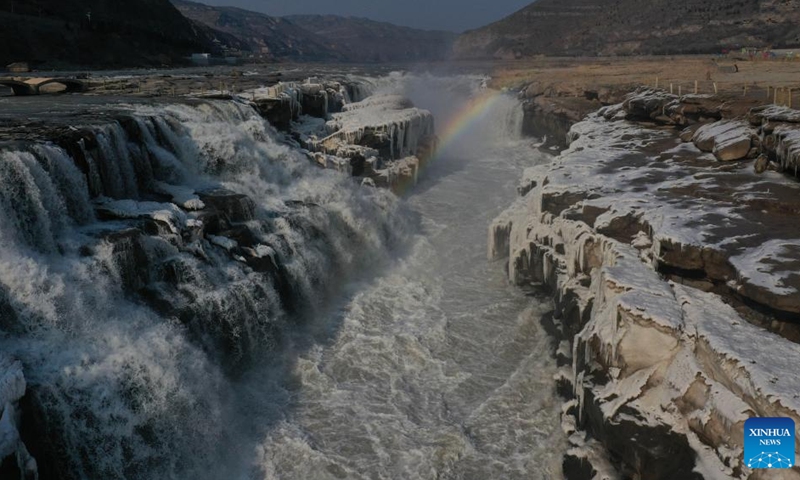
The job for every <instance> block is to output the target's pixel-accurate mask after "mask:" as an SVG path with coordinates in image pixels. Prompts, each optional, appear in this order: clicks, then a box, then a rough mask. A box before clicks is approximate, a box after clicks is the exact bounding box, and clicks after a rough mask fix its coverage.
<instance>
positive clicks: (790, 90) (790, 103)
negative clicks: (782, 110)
mask: <svg viewBox="0 0 800 480" xmlns="http://www.w3.org/2000/svg"><path fill="white" fill-rule="evenodd" d="M789 108H792V88H791V87H789Z"/></svg>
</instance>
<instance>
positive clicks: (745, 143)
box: [692, 120, 758, 162]
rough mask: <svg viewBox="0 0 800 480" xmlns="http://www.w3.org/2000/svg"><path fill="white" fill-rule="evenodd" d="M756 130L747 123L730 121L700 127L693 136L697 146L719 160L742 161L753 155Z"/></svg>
mask: <svg viewBox="0 0 800 480" xmlns="http://www.w3.org/2000/svg"><path fill="white" fill-rule="evenodd" d="M755 137H756V134H755V130H753V128H752V127H751V126H750V124H749V123H747V122H745V121H736V120H728V121H721V122H715V123H709V124H706V125H702V126H700V127H699V128H698V129H697V130H696V131H695V132H694V135H693V136H692V141H693V142H694V144H695V146H696V147H697V148H699V149H700V150H702V151H704V152H712V153H713V154H714V156H715V157H717V160H719V161H721V162H727V161H731V160H741V159H743V158H747V157H748V156H749V155H751V152H750V150H751V149H752V148H753V140H754V139H755V140H756V141H758V140H757V138H755Z"/></svg>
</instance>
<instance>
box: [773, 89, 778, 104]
mask: <svg viewBox="0 0 800 480" xmlns="http://www.w3.org/2000/svg"><path fill="white" fill-rule="evenodd" d="M772 91H773V93H774V94H775V95H774V97H775V98H774V99H773V101H772V103H774V104H775V105H777V104H778V89H777V88H773V89H772Z"/></svg>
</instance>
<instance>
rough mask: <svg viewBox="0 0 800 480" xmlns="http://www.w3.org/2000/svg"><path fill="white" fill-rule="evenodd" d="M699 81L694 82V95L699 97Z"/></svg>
mask: <svg viewBox="0 0 800 480" xmlns="http://www.w3.org/2000/svg"><path fill="white" fill-rule="evenodd" d="M697 92H698V90H697V80H695V81H694V94H695V95H697Z"/></svg>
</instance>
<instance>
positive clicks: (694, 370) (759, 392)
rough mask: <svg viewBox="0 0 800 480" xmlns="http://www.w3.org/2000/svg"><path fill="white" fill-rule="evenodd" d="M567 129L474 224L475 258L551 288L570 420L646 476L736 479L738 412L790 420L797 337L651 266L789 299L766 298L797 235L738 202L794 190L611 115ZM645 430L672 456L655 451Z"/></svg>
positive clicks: (795, 402) (784, 288)
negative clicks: (482, 237)
mask: <svg viewBox="0 0 800 480" xmlns="http://www.w3.org/2000/svg"><path fill="white" fill-rule="evenodd" d="M570 137H571V139H572V143H571V145H570V148H569V149H567V150H566V151H564V152H563V153H562V154H561V156H559V157H558V158H556V159H554V160H553V161H552V163H550V164H545V165H538V166H535V167H532V168H530V169H528V170H527V171H526V172H525V173H524V175H523V178H522V181H521V183H520V187H519V192H520V194H521V197H520V198H519V199H518V200H517V201H516V202H515V203H514V204H513V205H512V206H511V207H510V208H509V209H508V210H507V211H505V212H504V213H503V214H501V215H500V216H499V217H498V218H497V219H496V220H495V221H494V222H493V224H492V226H491V228H490V231H489V245H488V253H489V257H490V258H492V259H499V258H503V257H506V256H507V257H508V274H509V277H510V278H511V279H512V281H514V282H516V283H518V284H527V283H536V284H541V285H545V286H547V287H548V288H549V289H550V290H552V291H553V292H554V295H555V299H556V310H557V315H556V317H557V318H559V319H560V322H561V323H562V325H561V329H562V330H563V332H564V334H565V336H566V337H568V338H569V339H570V340H571V341H572V345H573V349H572V354H571V357H572V358H571V362H572V366H573V370H572V375H571V379H570V380H571V382H572V384H573V386H574V393H575V397H576V399H577V401H578V407H577V414H576V415H577V419H576V420H575V422H576V427H577V428H578V429H587V428H588V429H594V430H597V429H598V428H600V429H601V430H603V431H604V432H605V435H606V439H605V441H604V446H605V448H607V449H609V450H610V451H612V452H613V453H614V455H615V456H617V457H621V458H622V459H623V461H625V462H630V463H635V462H640V463H641V465H640V467H641V468H642V470H641V471H650V472H651V473H652V474H653V475H654V477H653V478H678V476H680V478H685V476H688V475H689V473H691V472H692V471H693V472H694V473H696V474H700V475H702V476H703V477H705V478H741V479H744V478H748V476H749V475H750V473H752V472H751V471H750V470H749V469H747V468H746V467H744V466H743V464H742V455H743V450H742V449H743V437H742V435H743V434H742V431H743V430H742V428H743V424H744V421H745V420H746V419H747V418H749V417H751V416H786V417H791V418H793V419H794V420H795V422H800V400H799V399H800V375H798V373H797V368H796V365H798V364H800V345H798V344H796V343H793V342H792V341H790V340H788V339H786V338H784V337H782V336H779V335H777V334H775V333H770V332H769V331H766V330H765V329H764V328H761V327H760V326H756V325H753V324H751V323H750V322H749V321H748V318H745V317H744V316H743V314H742V313H741V312H740V311H738V310H737V309H735V308H733V307H732V306H730V305H728V304H727V303H725V302H724V301H723V300H722V299H721V298H720V297H719V296H718V295H716V294H714V293H708V292H705V291H701V290H700V289H697V288H693V286H691V285H694V284H693V283H692V282H686V283H687V284H685V285H682V284H678V283H674V282H670V281H668V280H666V279H665V278H664V277H663V276H662V275H660V274H659V273H658V272H657V271H656V266H658V265H664V264H670V262H676V261H677V260H674V259H673V258H672V257H671V255H682V256H683V257H684V258H682V259H681V260H680V261H682V262H686V263H685V265H690V264H691V262H697V268H699V269H707V273H708V274H709V276H712V275H717V276H719V277H720V281H724V280H727V281H728V283H729V288H731V289H733V290H735V291H736V292H738V293H740V294H745V295H748V294H750V295H753V296H754V297H755V298H761V299H764V298H768V299H776V301H777V302H778V303H777V306H778V307H780V308H785V307H787V306H791V305H792V304H791V302H784V301H781V299H782V298H785V297H786V296H789V297H791V296H793V295H796V294H797V283H796V278H795V277H793V275H795V274H794V273H793V272H792V270H793V268H794V267H793V265H795V264H794V263H793V262H796V261H797V259H798V257H800V249H797V250H795V248H794V246H795V245H796V244H797V238H796V237H795V238H780V237H784V236H786V237H788V234H787V232H788V231H789V230H788V229H787V230H786V231H781V230H775V229H772V230H765V229H764V226H763V224H760V223H759V221H758V219H759V218H760V219H761V220H762V221H765V222H766V221H767V220H764V218H765V217H766V216H765V215H764V214H763V212H761V211H753V210H754V208H760V207H761V206H762V204H763V202H765V201H772V198H771V197H770V195H775V194H778V195H782V194H785V193H787V192H788V193H790V194H791V193H797V192H798V189H797V187H796V186H795V185H792V184H791V183H790V182H791V181H790V180H788V179H785V178H783V177H780V176H779V175H777V174H776V175H770V176H767V177H757V176H755V175H754V174H751V173H750V172H749V171H742V172H736V171H734V172H731V171H729V170H723V169H721V168H720V165H722V164H720V163H717V161H716V160H715V159H714V158H708V156H706V155H704V154H703V153H702V152H701V151H699V150H698V149H697V148H696V147H695V146H694V145H693V144H681V143H679V140H677V139H676V138H674V136H673V135H672V134H670V133H668V132H664V131H660V130H655V129H647V128H643V127H641V126H639V125H637V124H635V123H631V122H627V121H620V120H616V121H608V120H606V119H604V118H602V117H601V116H593V117H591V118H589V119H588V120H587V121H585V122H581V123H579V124H577V125H575V126H574V127H573V129H572V131H571V133H570ZM745 185H746V186H747V188H744V186H745ZM778 187H780V188H779V190H780V191H779V192H776V191H775V190H776V189H777V188H778ZM728 188H730V191H729V190H727V189H728ZM723 193H727V195H723ZM788 198H791V195H788ZM754 206H755V207H754ZM770 236H772V237H779V238H773V239H772V241H768V240H767V239H768V238H769V237H770ZM676 246H678V248H676ZM695 251H696V252H700V253H698V254H697V255H698V257H697V258H696V259H695V258H692V255H694V252H695ZM714 251H716V253H714ZM714 255H717V256H719V259H716V257H714ZM725 259H728V260H727V263H726V260H725ZM782 265H783V266H782ZM723 267H724V268H723ZM713 268H718V269H720V271H719V272H717V271H713V270H712V269H713ZM792 280H794V283H792ZM700 283H702V282H700ZM697 286H700V287H701V288H702V287H703V285H697ZM748 289H749V290H748ZM764 292H768V295H765V294H764ZM598 378H603V379H604V380H602V381H600V382H599V383H598V380H597V379H598ZM603 382H605V383H604V384H603ZM594 433H595V435H597V434H598V432H597V431H595V432H594ZM639 435H641V436H639ZM579 437H580V436H579ZM645 438H653V439H657V441H658V442H660V444H661V445H670V447H669V448H672V449H673V454H674V455H676V457H675V458H673V459H672V460H664V459H662V458H660V456H663V455H661V454H659V453H658V446H657V445H656V446H648V445H647V442H646V441H644V439H645ZM637 439H638V440H637ZM578 443H580V442H578ZM573 444H575V442H573ZM575 448H578V449H579V450H580V449H581V448H583V447H581V445H577V444H575ZM665 448H666V447H665ZM675 452H678V453H680V452H683V453H681V454H680V455H679V454H678V453H675ZM679 457H680V458H679ZM670 461H671V462H672V464H670ZM682 468H683V469H688V470H681V469H682ZM670 469H675V470H674V471H672V473H670ZM672 474H674V475H678V476H672V477H670V476H669V475H672ZM785 475H787V476H786V477H785V478H800V474H798V473H797V472H794V471H793V470H792V471H787V472H786V473H785Z"/></svg>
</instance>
